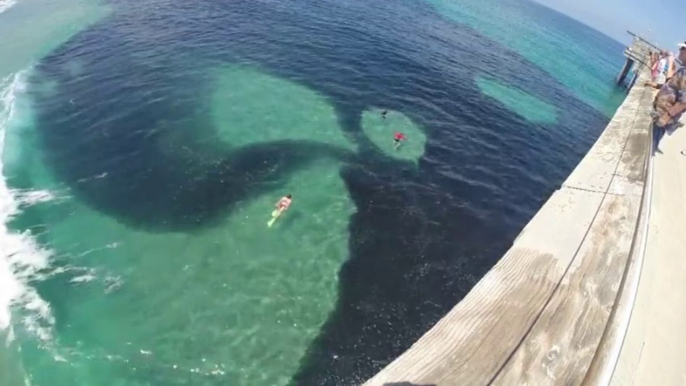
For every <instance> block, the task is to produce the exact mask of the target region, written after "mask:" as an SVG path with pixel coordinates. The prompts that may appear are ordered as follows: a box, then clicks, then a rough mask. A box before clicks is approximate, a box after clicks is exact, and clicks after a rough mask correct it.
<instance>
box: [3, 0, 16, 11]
mask: <svg viewBox="0 0 686 386" xmlns="http://www.w3.org/2000/svg"><path fill="white" fill-rule="evenodd" d="M16 3H17V0H0V13H3V12H5V11H7V10H8V9H10V8H11V7H12V6H13V5H14V4H16Z"/></svg>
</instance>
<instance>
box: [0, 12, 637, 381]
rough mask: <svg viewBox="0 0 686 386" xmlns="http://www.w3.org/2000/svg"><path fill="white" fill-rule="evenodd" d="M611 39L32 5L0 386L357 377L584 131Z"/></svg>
mask: <svg viewBox="0 0 686 386" xmlns="http://www.w3.org/2000/svg"><path fill="white" fill-rule="evenodd" d="M7 4H10V3H7ZM409 21H412V22H409ZM560 47H565V50H564V52H562V53H561V52H560V51H559V48H560ZM621 49H622V47H621V46H620V45H619V44H618V43H616V42H614V41H612V40H610V39H609V38H607V37H604V36H602V35H600V34H599V33H597V32H595V31H592V30H590V29H588V28H587V27H585V26H583V25H581V24H579V23H576V22H574V21H572V20H570V19H567V18H565V17H564V16H562V15H560V14H557V13H555V12H553V11H550V10H547V9H545V8H543V7H541V6H539V5H536V4H534V3H529V2H524V1H514V0H512V1H501V2H497V1H487V2H476V1H433V0H431V1H419V0H418V1H409V0H408V1H401V2H399V3H397V4H396V3H368V2H363V1H349V2H344V3H340V2H328V1H327V2H324V3H317V4H310V3H308V2H303V1H295V0H294V1H282V0H279V1H271V2H263V1H256V2H232V1H220V2H214V1H207V2H204V1H203V2H198V3H194V4H190V3H189V4H186V3H183V4H179V3H174V2H169V1H168V0H154V1H150V2H145V4H141V3H140V2H132V1H128V0H116V1H112V2H108V3H97V2H92V1H75V0H69V1H67V2H59V3H56V2H52V1H46V0H17V2H16V3H14V4H12V5H11V6H8V7H6V9H4V10H2V13H0V58H2V59H0V78H1V79H3V81H2V84H1V85H0V92H1V93H2V94H1V97H2V98H1V99H0V136H1V138H2V142H1V143H0V145H1V146H0V148H1V149H2V153H0V155H1V156H2V157H1V158H2V173H3V179H2V180H1V181H2V182H0V215H1V216H2V218H0V220H1V222H0V223H1V224H3V225H2V228H0V235H1V236H0V243H1V245H2V249H3V252H2V253H3V255H0V256H1V257H2V258H1V259H0V283H2V284H0V285H1V286H2V287H1V288H0V330H1V331H2V332H1V333H0V334H2V338H3V340H5V341H7V342H8V344H7V345H6V346H5V347H3V348H2V349H0V384H2V385H3V386H4V385H7V386H12V385H20V384H31V385H51V386H52V385H218V384H231V385H251V386H254V385H289V384H291V385H339V384H356V383H360V382H361V381H363V380H364V379H366V378H368V377H369V376H370V375H372V374H373V373H374V372H375V371H378V369H380V368H381V367H383V365H385V364H386V363H388V362H389V361H391V360H392V359H393V358H395V357H396V356H397V355H399V354H400V353H401V352H402V351H403V350H405V349H406V348H407V347H409V346H410V345H411V344H412V342H413V341H414V340H415V339H416V338H417V337H419V336H420V335H421V334H422V333H423V332H424V331H426V330H427V329H428V328H429V327H430V326H431V325H432V324H433V323H435V321H436V320H438V318H440V317H441V316H442V315H443V314H444V313H445V312H446V311H447V310H448V309H450V307H452V306H453V305H454V304H455V303H456V302H458V301H459V300H460V299H461V298H462V297H463V296H464V294H466V293H467V292H468V291H469V289H470V288H471V287H472V286H473V285H474V284H475V283H476V282H477V281H478V280H479V278H480V277H481V276H482V275H483V274H484V273H485V272H486V271H487V270H488V269H489V268H490V267H491V266H492V265H493V264H495V262H497V260H498V259H499V258H500V256H502V253H503V252H504V251H505V250H506V249H507V246H508V245H509V243H510V242H511V241H512V239H513V237H514V236H515V235H516V233H517V232H518V231H519V230H520V229H521V228H522V227H523V225H524V224H525V223H526V221H527V220H528V219H529V218H530V217H531V216H532V215H533V213H534V212H535V211H536V209H537V208H538V207H539V206H540V205H541V203H542V201H543V200H544V199H545V197H546V195H547V194H548V193H549V192H550V191H551V189H553V188H554V186H555V185H556V184H559V183H560V182H561V181H562V179H564V177H566V175H567V174H568V173H569V172H570V171H571V170H572V168H573V167H574V166H575V165H576V163H577V162H578V161H579V159H580V158H581V157H582V156H583V154H584V153H585V152H586V151H587V149H588V148H590V146H591V144H592V143H593V141H594V139H595V138H596V137H597V135H598V134H599V133H600V132H601V131H602V129H603V127H604V126H605V124H606V123H607V121H608V118H609V117H610V116H611V115H612V113H613V111H614V110H615V109H616V108H617V106H618V105H619V103H620V102H621V100H622V98H623V96H624V91H623V90H620V89H617V88H615V87H614V85H613V83H612V81H613V78H614V75H615V72H616V71H617V70H619V67H620V65H621ZM382 111H388V115H387V117H386V118H383V117H382V116H381V112H382ZM395 132H402V133H404V134H405V135H406V136H407V138H408V140H407V141H406V142H405V143H404V144H403V145H402V146H401V147H400V148H398V149H394V148H393V142H392V138H393V133H395ZM284 194H292V195H293V197H294V203H293V206H292V207H291V209H290V210H289V211H288V212H287V213H286V214H285V215H284V216H283V218H280V219H279V220H278V221H277V222H276V224H275V226H274V227H273V228H268V227H267V225H266V224H267V221H268V220H269V219H270V213H271V211H272V209H273V205H274V203H275V202H276V201H277V200H278V199H279V197H281V196H283V195H284Z"/></svg>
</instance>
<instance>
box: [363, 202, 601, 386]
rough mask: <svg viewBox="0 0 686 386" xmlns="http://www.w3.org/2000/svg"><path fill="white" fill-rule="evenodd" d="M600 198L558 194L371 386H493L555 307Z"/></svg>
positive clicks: (368, 384)
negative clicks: (404, 385) (548, 308)
mask: <svg viewBox="0 0 686 386" xmlns="http://www.w3.org/2000/svg"><path fill="white" fill-rule="evenodd" d="M602 197H603V195H602V194H600V193H596V192H589V191H582V190H576V189H562V190H560V191H557V192H555V193H554V194H553V195H552V196H551V198H550V199H549V200H548V202H547V203H546V204H545V205H544V206H543V208H542V209H541V210H540V211H539V213H538V214H537V215H536V216H535V217H534V218H533V219H532V220H531V222H530V223H529V225H527V227H526V228H525V229H524V231H523V232H522V233H521V234H520V235H519V237H518V238H517V240H516V241H515V244H514V245H513V247H512V248H511V249H510V251H508V253H507V254H506V255H505V256H504V257H503V258H502V259H501V260H500V262H498V264H496V266H495V267H493V269H491V271H490V272H489V273H488V274H487V275H486V276H485V277H484V278H483V279H482V280H481V281H480V282H479V283H478V284H477V285H476V286H475V287H474V289H472V291H471V292H470V293H469V294H468V295H467V296H466V297H465V298H464V299H463V300H462V302H460V303H459V304H458V305H457V306H455V307H454V308H453V309H452V310H451V311H450V312H449V313H448V314H447V315H446V316H445V317H444V318H443V319H441V320H440V321H439V322H438V323H437V324H436V325H435V326H434V327H433V328H432V329H431V330H429V332H427V333H426V334H425V335H424V336H423V337H422V338H420V339H419V341H417V342H416V343H415V344H414V345H413V346H412V347H411V348H410V349H409V350H408V351H406V352H405V353H404V354H403V355H401V356H400V357H399V358H398V359H396V360H395V361H394V362H392V363H391V364H390V365H388V366H387V367H386V368H384V369H383V370H382V371H381V372H380V373H378V374H377V375H376V376H375V377H374V378H372V379H370V380H369V381H367V383H365V385H366V386H382V385H385V384H387V383H394V382H395V383H402V382H411V383H415V384H432V385H440V386H451V385H455V386H458V385H459V386H468V385H486V384H488V383H489V382H490V381H491V380H492V379H493V378H494V377H495V376H496V375H497V373H498V371H499V370H500V369H501V367H502V366H503V365H504V364H505V363H506V361H507V360H508V358H510V356H511V355H512V353H513V352H514V350H515V349H516V348H517V347H518V345H519V344H520V342H521V341H522V339H524V337H525V336H526V334H527V333H528V331H529V330H530V328H531V326H532V325H533V323H534V321H535V320H536V317H537V316H538V315H539V314H540V313H541V311H542V310H543V308H544V307H545V305H546V303H547V302H548V301H549V300H550V297H551V296H552V294H553V292H554V290H555V288H556V287H557V285H558V284H559V282H560V280H561V279H562V277H563V275H564V272H565V270H566V269H567V267H568V266H569V264H570V263H571V261H572V258H573V257H574V255H575V253H576V251H577V249H578V247H579V245H581V242H582V240H583V239H584V235H585V234H586V232H587V230H588V227H589V226H590V224H591V223H592V221H593V218H594V216H595V214H596V211H597V209H598V207H599V206H600V203H601V201H602Z"/></svg>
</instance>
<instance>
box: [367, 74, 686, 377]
mask: <svg viewBox="0 0 686 386" xmlns="http://www.w3.org/2000/svg"><path fill="white" fill-rule="evenodd" d="M641 76H642V79H641V82H639V83H642V81H643V80H646V79H647V77H648V72H647V71H645V70H644V71H642V72H641ZM653 97H654V90H652V89H650V88H647V87H645V86H643V85H642V84H641V85H635V86H634V87H633V88H632V89H631V90H630V92H629V94H628V96H627V98H626V100H625V101H624V103H623V104H622V106H621V107H620V108H619V109H618V110H617V113H616V114H615V116H614V118H613V119H612V121H611V122H610V123H609V125H608V126H607V128H606V129H605V131H604V132H603V133H602V135H601V136H600V138H599V139H598V140H597V142H596V143H595V145H594V146H593V147H592V148H591V150H590V151H589V152H588V154H587V155H586V156H585V157H584V159H583V160H582V161H581V163H580V164H579V165H578V166H577V168H576V169H575V170H574V171H573V172H572V174H571V175H570V176H569V178H568V179H567V180H566V181H565V183H564V184H563V185H562V186H561V188H560V189H559V190H557V191H556V192H555V193H554V194H553V195H552V196H551V197H550V198H549V200H548V201H547V202H546V203H545V205H544V206H543V207H542V208H541V210H540V211H539V212H538V213H537V214H536V216H534V218H533V219H532V220H531V221H530V223H529V224H528V225H527V226H526V227H525V228H524V230H523V231H522V232H521V233H520V235H519V236H518V237H517V239H516V240H515V242H514V243H513V245H512V247H511V249H510V250H509V251H508V252H507V253H506V255H505V256H504V257H503V258H502V259H501V260H500V261H499V262H498V264H497V265H496V266H495V267H493V269H492V270H491V271H490V272H489V273H488V274H487V275H486V276H485V277H484V278H483V279H482V280H481V281H480V282H479V283H478V284H477V285H476V286H475V287H474V288H473V289H472V291H471V292H470V293H469V294H468V295H467V296H466V297H465V298H464V299H463V300H462V302H460V303H459V304H457V305H456V306H455V307H454V308H453V309H452V310H451V311H450V312H449V313H448V314H447V315H446V316H445V317H444V318H443V319H441V320H440V321H439V322H438V323H437V324H436V325H435V326H434V327H433V328H432V329H431V330H429V331H428V332H427V333H426V334H425V335H424V336H422V337H421V338H420V339H419V340H418V341H417V342H416V343H415V344H414V345H413V346H412V347H411V348H410V349H409V350H407V351H406V352H405V353H404V354H403V355H401V356H400V357H399V358H397V359H396V360H395V361H394V362H392V363H391V364H389V365H388V366H387V367H386V368H384V369H383V370H382V371H380V372H379V373H378V374H377V375H376V376H374V377H373V378H372V379H370V380H369V381H367V382H366V383H365V386H388V385H396V384H398V385H435V386H470V385H473V386H485V385H517V386H520V385H536V386H538V385H565V386H573V385H589V386H590V385H598V386H601V385H602V386H607V385H608V384H609V382H610V379H611V378H612V376H613V371H614V369H615V367H616V364H617V361H618V358H619V353H620V350H621V349H622V347H623V346H622V343H623V342H624V337H625V336H624V334H625V333H626V327H627V325H628V323H629V322H628V320H629V318H628V317H629V316H630V315H631V310H632V308H633V297H632V293H635V292H632V288H633V286H634V285H635V284H636V283H637V282H638V277H639V276H640V269H641V267H642V264H638V263H637V261H638V259H640V258H642V251H643V249H641V248H640V246H641V240H643V239H644V237H645V230H646V227H645V226H642V224H645V223H646V221H647V219H646V216H647V213H649V210H648V208H650V202H649V201H648V200H649V197H650V194H646V191H647V190H648V188H649V186H646V185H645V184H644V182H645V181H646V176H648V172H649V171H650V170H651V168H650V167H651V162H652V158H651V157H650V156H649V148H650V146H651V145H650V141H651V139H650V135H649V133H650V123H651V118H650V115H649V114H650V110H651V104H652V100H653ZM684 158H685V159H686V157H684ZM648 193H649V192H648ZM685 257H686V256H685ZM685 276H686V275H685ZM685 292H686V291H685ZM627 363H628V362H627ZM624 384H625V383H617V385H624ZM641 384H645V383H636V385H641ZM651 384H652V383H651Z"/></svg>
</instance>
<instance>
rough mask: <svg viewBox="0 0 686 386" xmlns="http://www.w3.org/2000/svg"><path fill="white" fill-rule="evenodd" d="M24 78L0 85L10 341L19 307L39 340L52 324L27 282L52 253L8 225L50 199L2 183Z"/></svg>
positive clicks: (4, 301) (3, 299) (0, 309)
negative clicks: (8, 136)
mask: <svg viewBox="0 0 686 386" xmlns="http://www.w3.org/2000/svg"><path fill="white" fill-rule="evenodd" d="M0 4H2V3H0ZM26 76H27V71H23V72H19V73H17V74H13V75H10V76H8V77H6V78H5V79H3V80H2V82H0V173H3V174H2V175H0V330H5V329H9V331H10V332H9V334H8V337H9V339H12V338H13V336H14V334H13V330H12V310H13V309H14V308H21V309H22V310H23V312H22V324H23V326H24V328H26V329H27V330H28V331H30V332H32V333H34V334H35V335H36V336H37V337H38V338H40V339H41V340H49V339H50V337H51V330H52V326H53V324H54V318H53V316H52V313H51V310H50V305H49V304H48V303H47V302H46V301H45V300H43V299H42V298H41V297H40V296H39V295H38V293H37V292H36V290H35V289H34V288H33V287H31V285H30V282H31V280H34V279H35V278H37V277H38V274H39V272H41V271H44V270H45V269H47V268H48V266H49V258H50V256H51V252H50V251H48V250H46V249H44V248H41V247H40V245H39V244H38V242H37V241H36V240H35V239H34V238H33V236H32V235H31V233H30V232H28V231H24V232H16V231H13V230H10V229H9V228H8V225H7V224H8V223H9V221H10V220H12V218H13V217H14V216H16V215H18V214H19V213H20V207H21V206H25V205H32V204H35V203H39V202H45V201H48V200H50V199H52V198H53V197H52V195H51V194H50V193H49V192H44V191H28V190H23V191H13V190H11V189H10V188H9V186H8V185H7V181H6V180H5V175H4V171H5V170H4V169H5V165H4V163H3V161H4V150H5V136H6V133H7V130H8V129H9V128H10V126H11V124H12V121H13V118H15V117H16V115H17V114H16V99H17V96H18V95H20V94H21V93H22V92H24V91H25V90H26V83H25V78H26Z"/></svg>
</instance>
